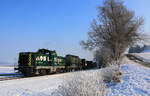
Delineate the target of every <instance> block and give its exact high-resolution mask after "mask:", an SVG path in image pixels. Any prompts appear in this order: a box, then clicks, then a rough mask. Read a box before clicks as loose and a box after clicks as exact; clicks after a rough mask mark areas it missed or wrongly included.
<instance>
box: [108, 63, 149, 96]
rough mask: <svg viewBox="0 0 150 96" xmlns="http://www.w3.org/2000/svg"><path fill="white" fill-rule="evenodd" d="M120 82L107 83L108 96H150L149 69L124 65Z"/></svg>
mask: <svg viewBox="0 0 150 96" xmlns="http://www.w3.org/2000/svg"><path fill="white" fill-rule="evenodd" d="M121 69H122V70H123V71H124V75H123V77H122V82H121V83H119V84H114V83H109V84H108V86H109V87H110V88H111V92H110V93H109V94H108V96H150V69H149V68H146V67H142V66H140V65H139V66H138V65H133V64H126V65H123V66H122V67H121Z"/></svg>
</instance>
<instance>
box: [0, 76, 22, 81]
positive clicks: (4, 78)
mask: <svg viewBox="0 0 150 96" xmlns="http://www.w3.org/2000/svg"><path fill="white" fill-rule="evenodd" d="M21 78H23V77H0V81H5V80H14V79H21Z"/></svg>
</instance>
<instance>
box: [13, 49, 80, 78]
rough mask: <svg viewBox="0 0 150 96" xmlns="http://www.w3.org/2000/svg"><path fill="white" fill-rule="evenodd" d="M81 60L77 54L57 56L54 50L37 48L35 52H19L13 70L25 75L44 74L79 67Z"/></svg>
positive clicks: (77, 68)
mask: <svg viewBox="0 0 150 96" xmlns="http://www.w3.org/2000/svg"><path fill="white" fill-rule="evenodd" d="M81 65H82V64H81V60H80V58H79V57H78V56H74V55H66V57H62V56H57V53H56V51H50V50H47V49H39V50H38V51H37V52H21V53H19V60H18V67H17V68H15V70H18V72H20V73H22V74H24V75H25V76H33V75H38V74H40V75H45V74H50V73H60V72H67V71H73V70H80V69H81V67H82V66H81Z"/></svg>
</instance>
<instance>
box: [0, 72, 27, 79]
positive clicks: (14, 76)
mask: <svg viewBox="0 0 150 96" xmlns="http://www.w3.org/2000/svg"><path fill="white" fill-rule="evenodd" d="M21 78H25V77H24V76H23V75H22V74H15V73H7V74H0V81H4V80H13V79H21Z"/></svg>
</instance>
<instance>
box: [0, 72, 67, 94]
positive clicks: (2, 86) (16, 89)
mask: <svg viewBox="0 0 150 96" xmlns="http://www.w3.org/2000/svg"><path fill="white" fill-rule="evenodd" d="M68 74H69V73H66V74H57V75H50V76H42V77H31V78H24V79H18V80H8V81H0V96H50V94H51V92H52V91H54V90H55V89H57V87H58V85H60V84H61V83H62V78H64V77H65V76H67V75H68Z"/></svg>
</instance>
